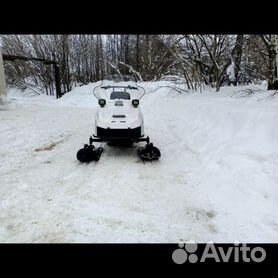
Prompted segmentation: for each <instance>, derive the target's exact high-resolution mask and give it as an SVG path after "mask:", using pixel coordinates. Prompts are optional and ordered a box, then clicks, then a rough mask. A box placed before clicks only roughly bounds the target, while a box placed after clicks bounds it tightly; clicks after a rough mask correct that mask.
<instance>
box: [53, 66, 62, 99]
mask: <svg viewBox="0 0 278 278" xmlns="http://www.w3.org/2000/svg"><path fill="white" fill-rule="evenodd" d="M54 73H55V87H56V98H60V97H61V96H62V92H61V76H60V67H59V65H58V64H57V63H55V64H54Z"/></svg>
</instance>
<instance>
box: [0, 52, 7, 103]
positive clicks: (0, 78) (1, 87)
mask: <svg viewBox="0 0 278 278" xmlns="http://www.w3.org/2000/svg"><path fill="white" fill-rule="evenodd" d="M6 95H7V90H6V81H5V75H4V65H3V58H2V52H1V49H0V104H2V103H3V102H4V101H5V98H6Z"/></svg>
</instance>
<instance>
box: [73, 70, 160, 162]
mask: <svg viewBox="0 0 278 278" xmlns="http://www.w3.org/2000/svg"><path fill="white" fill-rule="evenodd" d="M93 94H94V96H95V97H96V98H97V99H98V104H99V107H98V108H97V111H96V115H95V130H94V134H93V136H91V137H90V138H89V144H85V145H84V147H83V148H82V149H80V150H79V151H78V152H77V154H76V156H77V159H78V160H79V161H80V162H87V163H88V162H91V161H98V160H99V159H100V157H101V154H102V153H103V148H102V147H95V146H94V145H93V143H94V142H106V143H108V144H109V145H110V146H115V145H121V146H129V147H130V146H132V145H133V144H134V143H139V142H146V145H145V146H144V147H142V146H141V147H139V148H138V150H137V154H138V156H139V157H140V158H141V159H142V160H143V161H153V160H158V159H159V158H160V156H161V153H160V151H159V149H158V148H157V147H155V146H154V145H153V143H151V142H150V138H149V137H148V136H147V137H144V136H145V135H144V118H143V114H142V111H141V109H140V105H139V104H140V99H141V98H142V97H143V96H144V94H145V90H144V88H143V87H141V86H139V85H138V84H137V82H136V80H135V78H133V77H132V76H127V75H111V76H107V77H106V78H105V79H104V80H102V82H101V84H100V85H99V86H97V87H95V89H94V91H93Z"/></svg>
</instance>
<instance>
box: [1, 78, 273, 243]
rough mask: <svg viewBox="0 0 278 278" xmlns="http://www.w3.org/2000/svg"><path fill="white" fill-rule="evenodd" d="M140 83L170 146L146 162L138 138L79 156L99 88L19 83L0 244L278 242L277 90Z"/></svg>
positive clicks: (156, 134)
mask: <svg viewBox="0 0 278 278" xmlns="http://www.w3.org/2000/svg"><path fill="white" fill-rule="evenodd" d="M142 85H143V86H144V87H145V89H146V90H147V94H146V96H145V97H144V98H143V99H142V101H141V107H142V110H143V113H144V117H145V133H146V134H147V135H149V136H150V138H151V140H152V141H153V142H154V144H155V145H156V146H158V147H159V149H160V150H161V153H162V157H161V159H160V160H159V161H158V162H153V163H145V164H144V163H143V162H141V161H140V160H139V158H138V157H137V155H136V148H137V146H134V147H132V148H126V149H124V148H120V147H110V146H107V145H104V149H105V150H104V153H103V155H102V157H101V159H100V161H99V162H97V163H90V164H81V163H79V162H78V161H77V160H76V152H77V150H78V149H79V148H81V147H82V146H83V144H84V143H86V142H87V141H88V137H89V135H91V133H92V130H93V123H94V112H95V109H96V107H97V101H96V99H95V98H94V96H93V95H92V90H93V88H94V87H95V86H96V84H90V85H86V86H82V87H78V88H75V89H73V91H72V92H70V93H68V94H66V95H65V96H64V97H62V98H61V99H59V100H56V99H54V98H53V97H47V96H36V95H30V94H29V93H28V94H26V93H25V94H23V93H22V92H18V91H16V90H10V91H9V95H8V100H9V102H8V103H7V104H6V105H5V106H4V107H3V106H2V107H0V157H1V160H0V242H179V241H189V240H195V241H198V242H207V241H214V242H234V241H235V240H238V241H240V242H278V173H277V164H278V163H277V162H278V129H277V124H278V97H277V96H274V97H272V98H269V97H268V96H269V95H270V93H271V92H259V91H258V92H256V93H255V94H252V95H250V96H247V97H244V94H246V92H241V93H240V91H241V90H243V89H246V88H252V86H248V87H226V88H221V92H219V93H215V92H213V91H211V92H209V91H206V92H203V93H194V94H192V93H184V94H178V93H177V92H176V91H174V90H171V88H169V87H163V85H169V83H167V82H166V81H164V82H159V83H151V82H149V83H143V84H142ZM253 87H256V88H261V89H263V87H262V86H253ZM141 144H143V143H141Z"/></svg>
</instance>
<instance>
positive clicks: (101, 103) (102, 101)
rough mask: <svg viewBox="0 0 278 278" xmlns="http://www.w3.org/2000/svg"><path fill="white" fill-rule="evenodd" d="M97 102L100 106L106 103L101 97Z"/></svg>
mask: <svg viewBox="0 0 278 278" xmlns="http://www.w3.org/2000/svg"><path fill="white" fill-rule="evenodd" d="M98 104H99V105H100V106H101V107H103V106H104V105H105V104H106V100H105V99H103V98H101V99H99V100H98Z"/></svg>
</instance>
